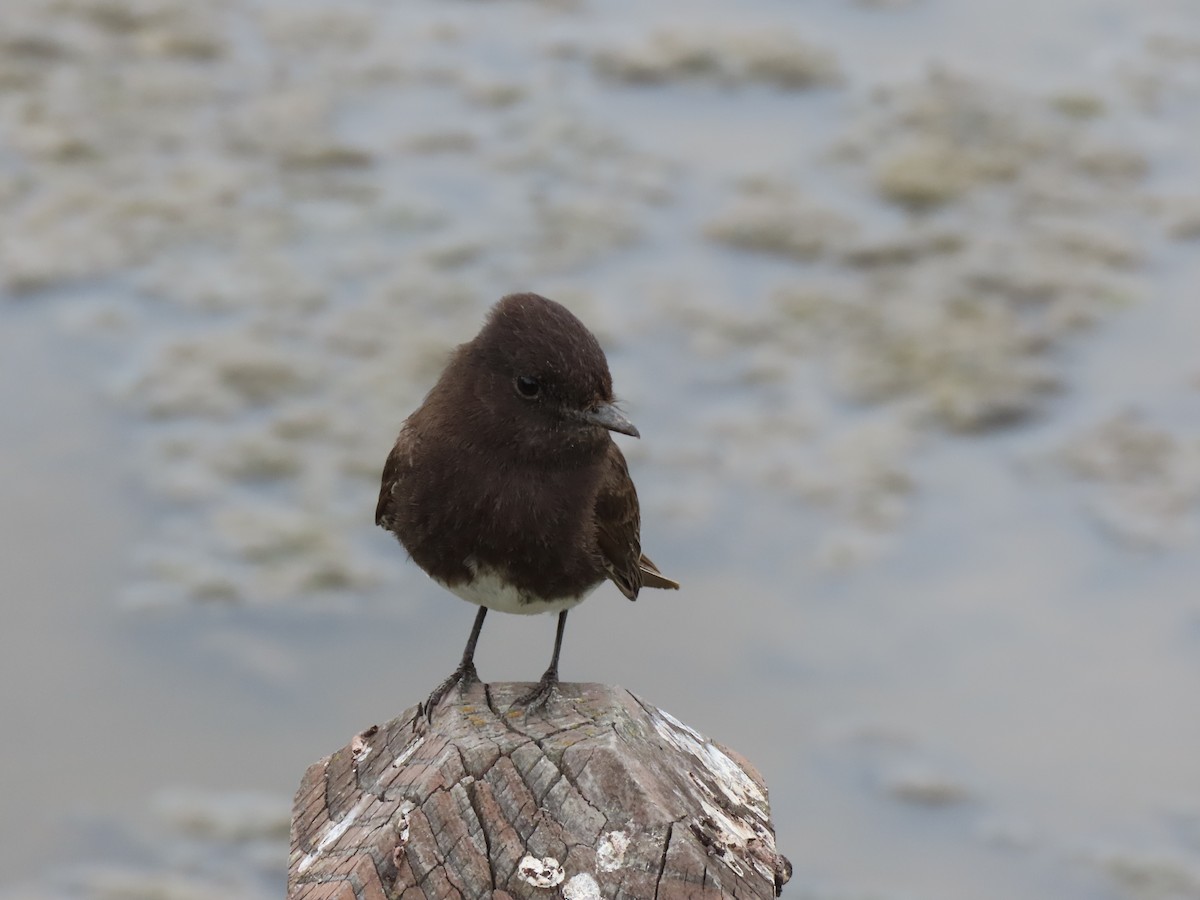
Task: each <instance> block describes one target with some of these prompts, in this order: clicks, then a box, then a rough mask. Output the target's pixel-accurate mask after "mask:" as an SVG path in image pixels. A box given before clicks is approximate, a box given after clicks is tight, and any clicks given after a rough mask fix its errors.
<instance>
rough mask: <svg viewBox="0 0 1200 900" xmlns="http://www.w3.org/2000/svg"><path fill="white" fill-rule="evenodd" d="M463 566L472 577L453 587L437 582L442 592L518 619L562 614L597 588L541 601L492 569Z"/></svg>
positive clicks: (471, 565)
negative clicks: (442, 588) (551, 613)
mask: <svg viewBox="0 0 1200 900" xmlns="http://www.w3.org/2000/svg"><path fill="white" fill-rule="evenodd" d="M467 565H468V566H469V567H470V569H471V571H472V572H473V573H474V575H475V577H474V578H473V579H472V580H471V581H466V582H463V583H462V584H456V585H449V584H445V583H443V582H440V581H439V582H438V584H441V585H442V587H444V588H445V589H446V590H448V591H451V592H452V593H454V594H455V595H457V596H459V597H461V598H462V599H464V600H466V601H467V602H468V603H474V604H475V605H477V606H486V607H487V608H488V609H494V610H497V611H498V612H506V613H517V614H518V615H522V616H531V615H534V614H535V613H548V612H554V613H556V612H562V611H563V610H564V609H571V608H572V607H575V606H578V605H579V604H580V603H582V602H583V601H584V599H585V598H586V597H587V596H588V594H590V593H591V592H592V591H594V590H595V589H596V588H597V587H598V585H592V586H591V587H590V588H588V589H587V590H586V591H584V592H583V593H582V594H578V595H576V596H574V597H561V598H559V599H557V600H549V601H547V600H541V599H538V598H536V597H534V596H533V595H532V594H529V593H526V592H524V591H521V590H519V589H517V588H515V587H513V586H512V585H511V584H509V583H508V582H505V581H502V580H501V579H500V576H499V575H497V574H496V572H495V571H494V570H492V569H482V568H479V567H478V566H476V565H474V563H472V562H470V561H468V563H467Z"/></svg>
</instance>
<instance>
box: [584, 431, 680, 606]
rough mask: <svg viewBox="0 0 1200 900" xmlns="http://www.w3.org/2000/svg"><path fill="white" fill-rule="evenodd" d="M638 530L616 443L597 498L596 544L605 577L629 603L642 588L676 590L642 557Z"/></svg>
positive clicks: (634, 496) (630, 486)
mask: <svg viewBox="0 0 1200 900" xmlns="http://www.w3.org/2000/svg"><path fill="white" fill-rule="evenodd" d="M640 530H641V512H640V510H639V507H638V498H637V489H636V488H634V486H633V479H631V478H630V477H629V468H628V466H626V464H625V456H624V454H622V453H621V450H620V448H618V447H617V445H616V444H615V443H614V444H610V445H609V448H608V455H607V459H606V460H605V470H604V477H603V479H602V480H601V482H600V491H599V493H598V494H597V495H596V540H597V543H598V544H599V546H600V554H601V556H603V558H604V569H605V573H606V574H607V575H608V577H609V579H610V580H611V581H612V582H613V584H615V585H616V586H617V587H618V588H619V589H620V591H621V593H622V594H624V595H625V596H626V597H628V598H629V599H630V600H636V599H637V595H638V591H639V590H641V589H642V587H656V588H678V587H679V584H678V583H677V582H675V581H672V580H671V579H670V578H667V577H666V576H665V575H663V574H662V573H661V572H659V571H658V567H657V566H655V565H654V563H652V562H651V561H650V560H649V559H647V558H646V557H645V556H643V555H642V545H641V540H640V536H639V532H640Z"/></svg>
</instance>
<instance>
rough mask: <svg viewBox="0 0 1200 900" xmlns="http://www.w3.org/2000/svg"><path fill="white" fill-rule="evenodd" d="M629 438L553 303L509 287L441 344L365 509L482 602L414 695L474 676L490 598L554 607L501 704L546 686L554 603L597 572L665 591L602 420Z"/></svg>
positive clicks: (438, 691)
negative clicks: (427, 684)
mask: <svg viewBox="0 0 1200 900" xmlns="http://www.w3.org/2000/svg"><path fill="white" fill-rule="evenodd" d="M614 432H615V433H619V434H623V435H629V436H631V437H635V438H637V437H640V434H639V432H638V429H637V428H636V427H634V425H633V423H632V422H631V421H630V420H629V419H628V418H627V417H626V416H625V414H624V413H622V412H621V411H620V410H619V409H618V408H617V406H616V403H615V400H614V396H613V386H612V376H611V374H610V373H609V369H608V360H607V358H606V357H605V355H604V351H603V350H602V349H601V347H600V344H599V342H598V341H597V340H596V338H595V336H594V335H593V334H592V333H591V331H589V330H588V328H587V327H586V326H585V325H584V324H583V323H582V322H581V321H580V320H579V319H578V318H577V317H576V316H575V315H574V314H573V313H572V312H571V311H570V310H568V309H567V308H566V307H565V306H563V305H562V304H560V303H557V302H555V301H553V300H550V299H547V298H546V297H543V296H540V295H538V294H533V293H516V294H509V295H507V296H505V297H503V298H501V299H500V300H499V301H498V302H497V303H496V304H495V305H494V306H493V307H492V308H491V310H490V311H489V313H488V315H487V317H486V319H485V321H484V324H483V327H482V328H481V329H480V331H479V333H478V334H477V335H476V336H475V337H474V339H472V340H470V341H468V342H467V343H465V344H461V345H459V346H458V347H457V348H455V349H454V351H453V352H452V353H451V355H450V358H449V361H448V362H447V364H446V367H445V369H444V370H443V371H442V373H441V375H440V377H439V378H438V379H437V382H436V383H435V384H434V385H433V387H432V388H431V389H430V391H429V393H428V394H427V395H426V396H425V399H424V400H423V401H422V403H421V405H420V406H419V407H417V409H416V410H415V411H414V412H412V413H411V414H410V415H409V416H408V418H406V419H405V420H404V423H403V425H402V426H401V429H400V433H399V436H398V437H397V438H396V442H395V445H394V446H393V447H392V450H391V452H390V453H389V454H388V456H387V460H386V462H385V463H384V466H383V473H382V477H381V479H380V490H379V502H378V504H377V506H376V509H375V523H376V524H377V525H379V526H381V527H383V528H385V529H387V530H388V531H390V532H391V533H392V534H394V535H395V536H396V538H397V539H398V540H399V542H400V544H401V545H403V547H404V549H405V550H406V551H407V553H408V555H409V557H410V558H411V559H412V560H413V561H414V562H415V563H416V564H417V565H418V566H419V567H420V568H421V569H423V570H424V571H425V572H426V573H427V574H428V575H429V576H430V577H431V578H432V579H433V580H434V581H436V582H437V583H438V584H440V585H441V586H442V587H444V588H446V589H447V590H449V591H450V592H451V593H453V594H455V595H457V596H458V597H460V598H462V599H463V600H466V601H468V602H470V603H474V604H476V605H478V606H479V611H478V612H477V613H476V616H475V621H474V624H473V625H472V628H471V633H470V636H469V638H468V639H467V645H466V648H465V649H464V651H463V655H462V660H461V661H460V662H459V664H458V666H457V667H456V668H455V669H454V671H453V672H452V673H451V674H450V676H449V677H447V678H446V679H445V680H444V681H442V682H441V683H440V684H438V686H437V687H436V688H434V690H433V691H432V693H430V695H429V698H428V699H427V700H426V701H425V703H424V704H423V705H422V709H423V712H424V714H425V715H426V717H427V718H428V720H429V721H430V722H432V717H433V712H434V710H435V709H436V708H437V706H438V704H439V703H440V702H441V701H442V699H443V698H444V697H445V696H446V694H447V693H448V692H449V691H450V690H451V689H453V688H454V687H455V686H456V685H460V686H461V687H464V688H465V687H466V686H467V685H469V684H470V683H472V682H475V681H478V680H479V675H478V672H477V671H476V668H475V662H474V657H475V647H476V644H477V643H478V640H479V635H480V632H481V631H482V629H483V622H484V619H485V617H486V616H487V613H488V610H492V609H494V610H498V611H500V612H505V613H515V614H523V615H528V614H536V613H557V614H558V623H557V628H556V631H555V637H554V650H553V653H552V655H551V657H550V664H549V666H548V667H547V669H546V671H545V673H544V674H543V675H542V677H541V678H540V680H539V681H538V682H537V684H536V685H535V686H534V687H533V688H532V690H530V691H529V692H528V693H526V694H524V695H522V696H520V697H518V698H517V699H516V701H514V706H523V707H524V708H525V709H526V711H527V712H528V711H529V710H531V709H536V708H537V707H540V706H543V705H544V704H545V703H546V702H547V701H548V700H549V698H550V697H551V696H552V695H553V693H554V690H555V687H556V685H557V684H558V664H559V655H560V653H561V650H562V641H563V631H564V629H565V627H566V621H567V613H568V612H569V611H570V610H571V609H573V608H574V607H575V606H577V605H578V604H579V603H581V602H582V601H583V600H584V599H585V598H586V597H587V596H588V595H589V594H591V593H592V591H594V590H595V589H596V588H597V587H599V586H600V585H601V584H602V583H604V582H605V581H611V582H612V583H613V584H614V585H616V587H617V589H618V590H619V591H620V592H621V593H622V594H624V595H625V596H626V597H628V598H629V599H630V600H636V599H637V597H638V593H639V591H640V590H641V589H642V588H643V587H652V588H662V589H673V590H677V589H678V588H679V583H678V582H677V581H675V580H674V579H671V578H668V577H667V576H665V575H664V574H663V573H662V572H661V571H659V569H658V567H657V566H656V565H655V564H654V563H653V562H652V561H651V560H650V558H649V557H647V556H646V555H645V554H644V553H643V552H642V549H641V539H640V529H641V516H640V509H639V505H638V496H637V490H636V488H635V487H634V484H633V480H632V479H631V478H630V475H629V468H628V466H627V464H626V462H625V456H624V455H623V454H622V453H621V449H620V447H618V446H617V444H616V442H615V441H614V440H613V438H612V434H613V433H614Z"/></svg>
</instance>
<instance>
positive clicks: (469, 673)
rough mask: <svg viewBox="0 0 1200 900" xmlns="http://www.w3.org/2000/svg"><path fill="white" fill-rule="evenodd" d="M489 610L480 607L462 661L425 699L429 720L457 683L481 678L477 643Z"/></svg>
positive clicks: (463, 683) (426, 714) (468, 682)
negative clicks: (478, 666)
mask: <svg viewBox="0 0 1200 900" xmlns="http://www.w3.org/2000/svg"><path fill="white" fill-rule="evenodd" d="M487 611H488V608H487V607H486V606H481V607H479V612H478V613H477V614H476V616H475V624H474V625H472V626H471V636H470V637H469V638H467V647H466V649H465V650H463V655H462V662H460V663H459V664H458V668H456V669H455V670H454V671H453V672H451V673H450V675H449V677H448V678H446V680H445V681H443V682H442V683H441V684H439V685H438V686H437V687H435V688H434V689H433V693H432V694H430V695H429V699H428V700H426V701H425V709H424V713H425V719H426V721H427V722H430V723H432V722H433V711H434V709H436V708H437V705H438V704H439V703H441V702H442V698H443V697H445V696H446V694H448V693H450V689H451V688H453V687H454V686H455V685H456V684H460V685H463V686H464V687H465V686H466V685H469V684H470V683H471V682H473V681H478V680H479V673H478V672H476V671H475V645H476V644H477V643H479V632H481V631H483V620H484V618H486V617H487Z"/></svg>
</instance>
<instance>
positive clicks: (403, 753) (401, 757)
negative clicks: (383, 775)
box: [392, 736, 425, 769]
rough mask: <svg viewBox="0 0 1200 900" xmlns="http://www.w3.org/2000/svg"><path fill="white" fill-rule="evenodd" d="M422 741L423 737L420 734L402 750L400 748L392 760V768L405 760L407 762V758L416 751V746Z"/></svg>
mask: <svg viewBox="0 0 1200 900" xmlns="http://www.w3.org/2000/svg"><path fill="white" fill-rule="evenodd" d="M423 743H425V737H424V736H421V737H419V738H417V739H416V740H415V741H413V742H412V743H411V744H409V745H408V746H407V747H405V748H404V749H403V750H401V751H400V755H399V756H397V757H396V758H395V759H393V760H392V768H393V769H398V768H400V767H401V766H402V765H404V764H405V763H406V762H408V760H409V758H410V757H411V756H412V755H413V754H414V753H416V752H417V748H418V747H420V746H421V745H422V744H423Z"/></svg>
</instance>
